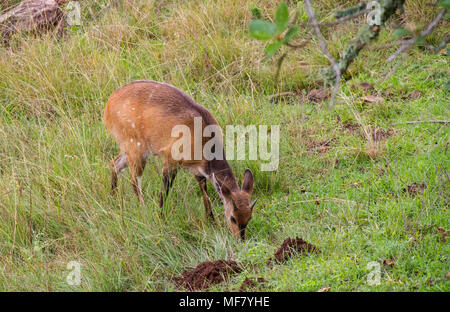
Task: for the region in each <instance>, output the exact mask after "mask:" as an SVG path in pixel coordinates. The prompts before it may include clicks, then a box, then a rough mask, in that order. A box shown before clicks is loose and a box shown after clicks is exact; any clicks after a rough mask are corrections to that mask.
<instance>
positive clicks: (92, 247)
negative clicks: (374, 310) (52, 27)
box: [0, 0, 450, 291]
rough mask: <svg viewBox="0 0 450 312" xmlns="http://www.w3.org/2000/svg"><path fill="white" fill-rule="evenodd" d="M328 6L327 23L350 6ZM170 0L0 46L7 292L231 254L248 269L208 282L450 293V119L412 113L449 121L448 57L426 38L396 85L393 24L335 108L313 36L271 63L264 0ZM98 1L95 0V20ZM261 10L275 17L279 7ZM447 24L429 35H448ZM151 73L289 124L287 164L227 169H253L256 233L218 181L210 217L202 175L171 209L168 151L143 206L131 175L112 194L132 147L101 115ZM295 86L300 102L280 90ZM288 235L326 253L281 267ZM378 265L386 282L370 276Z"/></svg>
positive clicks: (346, 31)
mask: <svg viewBox="0 0 450 312" xmlns="http://www.w3.org/2000/svg"><path fill="white" fill-rule="evenodd" d="M103 2H106V1H98V2H97V4H96V5H92V6H91V8H93V10H94V11H95V10H97V11H98V10H100V7H99V6H97V5H100V4H102V3H103ZM314 2H315V7H316V9H317V11H318V15H319V18H320V19H325V20H326V18H327V17H328V18H329V17H330V14H329V11H328V10H330V9H335V8H336V7H335V6H334V5H333V6H331V5H330V4H329V3H328V2H327V1H324V0H322V1H317V2H316V1H314ZM344 2H345V3H347V2H348V1H342V3H344ZM353 2H355V1H353ZM407 2H408V1H407ZM412 2H414V1H409V3H412ZM149 3H150V4H149ZM158 3H159V2H148V1H138V0H135V1H127V2H126V3H125V4H120V5H119V9H116V8H111V9H109V10H108V11H107V12H105V13H104V14H103V15H102V16H101V17H99V18H98V19H97V20H95V21H93V22H91V23H89V22H88V21H87V17H86V19H83V21H84V22H83V24H82V25H80V26H77V27H73V28H72V29H70V30H69V32H68V34H67V35H66V37H65V38H60V39H55V38H52V37H51V36H50V35H47V36H45V37H44V38H37V37H36V36H23V37H19V36H17V37H15V38H14V41H13V42H12V45H11V47H9V48H3V47H1V48H0V290H4V291H29V290H33V291H80V290H82V291H175V290H179V288H177V285H176V283H175V282H174V278H176V277H177V276H179V275H180V274H181V273H182V272H183V271H184V270H185V269H186V268H189V267H195V266H196V265H198V264H199V263H201V262H203V261H215V260H221V259H225V260H234V261H236V262H237V263H239V264H240V266H241V267H242V272H240V273H239V274H236V275H234V276H233V277H231V278H230V279H229V280H228V281H227V282H225V283H220V284H215V285H213V286H212V287H211V288H210V290H216V291H225V290H230V291H234V290H238V289H239V287H240V286H241V284H242V282H243V281H244V280H245V279H246V278H259V277H262V278H264V280H265V281H266V282H265V283H264V285H263V286H258V289H260V290H265V291H318V290H320V289H326V290H329V291H449V290H450V287H449V281H450V279H449V277H448V273H449V272H450V267H449V251H450V249H449V245H448V241H446V238H445V235H446V233H447V232H446V231H448V229H449V228H450V226H449V225H450V224H449V223H450V222H449V218H448V214H449V212H448V209H449V198H450V197H449V195H450V194H449V166H450V163H449V157H448V155H449V153H448V148H449V139H450V138H449V136H450V132H449V126H448V125H446V124H441V123H417V124H407V123H406V122H407V121H415V120H422V121H427V120H448V119H449V101H448V98H449V90H448V88H447V87H446V84H447V83H448V74H449V69H448V57H446V56H443V55H442V54H432V53H430V51H429V50H427V49H424V48H420V47H413V48H412V49H411V50H410V51H409V53H408V55H407V57H406V58H405V60H404V61H403V63H402V64H401V65H400V66H399V67H398V70H397V71H396V72H395V74H394V75H393V76H392V77H390V78H387V79H385V76H386V74H388V73H389V71H390V69H391V68H392V66H394V65H395V64H397V62H399V61H400V59H398V60H396V62H394V63H395V64H386V63H385V61H384V60H385V58H386V57H387V56H389V55H390V54H392V53H393V52H394V51H395V47H391V48H383V46H385V45H387V44H389V43H390V42H392V41H393V40H396V38H395V37H394V36H393V25H391V24H388V25H387V27H386V28H383V30H382V31H381V33H380V37H379V38H378V40H377V41H376V42H375V43H373V44H371V45H370V47H368V48H367V49H365V50H364V51H363V52H362V53H361V55H360V56H359V57H358V58H357V60H356V61H355V63H354V64H352V65H351V67H350V69H349V77H346V78H347V79H348V80H347V81H345V82H343V86H342V90H341V92H340V93H339V95H338V101H337V104H336V105H335V107H334V108H332V109H328V108H327V105H328V99H325V100H324V101H318V102H315V101H311V100H310V99H309V98H308V96H307V94H309V92H310V91H311V90H312V89H320V88H322V87H321V86H320V84H319V82H317V81H315V80H314V73H315V72H316V71H317V69H318V68H320V67H321V66H325V65H327V60H326V58H325V57H323V56H322V55H321V53H320V50H319V48H318V45H317V42H316V41H315V40H314V36H313V34H312V33H311V31H310V30H308V29H302V30H301V33H302V37H301V39H299V40H303V39H304V40H309V41H311V42H310V43H309V44H308V45H307V46H306V47H305V48H304V49H299V50H294V51H291V52H290V54H289V55H288V58H287V59H286V61H285V63H284V65H283V68H282V70H281V73H280V79H279V81H275V79H274V76H275V70H276V64H275V63H276V60H275V59H274V60H264V59H263V56H264V55H263V51H264V44H263V43H261V42H259V41H256V40H254V39H252V38H250V36H249V34H248V24H249V22H250V21H251V12H250V8H251V5H250V4H242V3H241V2H236V1H231V0H225V1H217V2H213V1H193V2H189V3H185V2H180V3H179V2H177V1H167V2H164V3H163V4H158ZM330 3H331V1H330ZM333 3H334V2H333ZM418 3H419V4H420V3H421V2H418ZM91 4H92V3H90V2H89V1H86V2H83V14H86V15H89V14H90V13H89V10H88V8H89V7H90V5H91ZM252 4H254V5H256V6H258V7H261V8H262V12H263V16H264V18H269V17H271V16H273V12H274V10H275V7H276V4H277V3H272V1H254V2H253V3H252ZM419 4H414V3H412V4H411V6H409V7H407V10H406V13H405V16H406V17H405V18H406V19H407V20H406V23H407V24H408V23H409V27H414V26H415V25H416V26H417V27H419V26H420V25H424V24H425V23H426V21H427V18H428V20H429V18H430V17H432V16H433V15H434V14H435V13H436V12H437V9H436V8H433V7H426V6H425V5H423V6H422V7H420V5H419ZM346 5H347V4H346ZM289 6H290V8H291V9H292V10H293V9H295V8H296V6H299V7H300V5H297V4H295V1H290V2H289ZM339 7H340V8H343V7H344V4H342V5H339ZM421 10H424V12H425V13H424V14H422V13H421V12H422V11H421ZM417 11H419V13H417ZM363 23H364V19H363V18H362V19H358V20H357V21H352V22H348V23H346V24H345V25H339V26H336V27H334V28H333V29H330V30H324V33H325V36H326V37H327V39H328V40H329V48H330V50H331V52H332V53H333V54H334V55H338V53H339V52H340V51H342V50H343V48H344V47H345V44H346V43H347V42H349V40H351V38H352V37H353V36H354V35H355V33H356V31H357V29H358V28H359V27H360V26H361V25H362V24H363ZM411 25H412V26H411ZM446 25H448V24H446ZM445 28H446V27H445V25H442V26H440V27H439V28H438V30H437V31H436V32H434V33H433V34H432V36H431V37H430V38H428V39H427V43H430V44H432V43H438V42H439V39H440V38H442V35H443V33H444V30H445ZM447 29H448V28H447ZM350 78H351V79H350ZM137 79H151V80H158V81H164V82H167V83H170V84H173V85H175V86H177V87H179V88H180V89H182V90H184V91H185V92H187V93H189V94H191V95H192V97H193V98H194V99H195V100H196V101H197V102H198V103H199V104H201V105H203V106H205V107H206V108H208V109H209V110H210V111H211V112H212V113H213V115H214V116H215V117H216V119H217V120H218V122H219V124H220V125H222V126H225V125H227V124H235V125H236V124H237V125H239V124H241V125H250V124H255V125H260V124H263V125H280V138H281V142H280V152H279V153H280V165H279V167H278V170H276V171H274V172H263V171H260V169H259V162H258V161H231V162H230V164H231V166H232V168H233V170H234V172H235V174H236V176H237V177H238V179H239V181H242V177H243V174H244V170H245V168H247V167H249V168H251V169H252V171H253V173H254V177H255V183H256V184H255V192H254V195H253V196H254V198H258V203H257V205H256V207H255V212H254V214H253V218H252V220H251V221H250V223H249V227H248V233H247V237H248V239H247V240H246V241H245V242H238V241H235V240H234V239H233V237H232V236H231V234H230V233H229V231H228V229H227V228H226V225H225V222H224V220H223V218H222V217H221V214H222V212H223V206H222V204H221V203H220V200H219V198H218V196H217V195H216V193H215V192H214V190H213V188H212V185H210V184H209V185H208V186H209V195H210V197H211V199H212V200H213V205H214V209H215V215H216V217H217V218H216V219H218V222H217V224H212V223H211V222H208V221H207V220H206V219H205V217H204V208H203V206H202V198H201V195H200V191H199V189H198V186H197V183H196V181H195V179H194V178H193V177H192V176H191V175H190V174H189V173H187V172H182V173H180V174H179V175H178V176H177V178H176V180H175V185H174V188H173V189H172V191H171V193H170V196H169V198H168V202H167V205H166V207H165V208H164V209H163V210H162V211H161V210H160V209H159V208H158V192H159V190H160V188H161V186H162V180H161V175H160V171H161V169H162V164H161V161H160V160H158V159H151V160H150V161H149V163H148V165H147V168H146V171H145V173H144V178H143V192H144V194H145V198H144V199H145V205H143V206H142V205H140V204H139V202H138V200H137V197H136V196H135V194H134V193H133V191H132V188H131V184H130V182H129V175H128V172H126V173H125V174H124V175H123V176H122V177H121V179H120V180H119V194H118V196H117V197H115V196H113V195H112V194H111V192H110V175H109V170H108V162H109V161H110V160H111V159H112V158H114V157H115V156H116V155H117V154H118V146H117V144H116V143H115V142H114V140H113V138H112V137H110V136H109V135H108V134H107V132H106V129H105V127H104V125H103V123H102V114H103V109H104V106H105V103H106V100H107V98H108V96H109V95H110V94H111V92H112V91H113V90H115V89H116V88H118V87H119V86H121V85H123V84H125V83H128V82H130V81H133V80H137ZM362 82H366V83H370V84H371V85H372V86H373V89H372V90H368V91H364V90H363V88H361V87H360V86H359V84H360V83H362ZM281 92H290V95H289V96H284V97H277V98H275V99H274V98H273V97H272V95H274V94H277V93H281ZM370 96H372V97H374V96H376V97H378V98H377V100H374V98H370ZM364 97H365V98H364ZM288 237H301V238H303V239H304V240H306V241H307V242H309V243H311V244H313V245H315V246H317V248H318V249H319V250H320V252H318V253H311V254H297V255H296V256H294V257H292V258H291V259H289V260H288V261H287V262H285V263H282V264H276V265H269V264H268V262H267V260H268V259H269V258H271V257H273V253H274V251H275V250H276V249H277V248H278V247H279V246H280V245H281V243H282V242H283V241H284V240H285V239H286V238H288ZM71 261H76V262H78V263H79V264H80V273H81V279H80V282H81V283H80V285H71V284H73V283H68V279H67V278H68V276H69V282H70V281H71V279H70V278H71V277H70V276H72V275H70V273H73V267H71V266H69V267H68V264H69V263H70V262H71ZM378 265H379V268H380V282H379V283H371V282H370V279H371V277H372V276H373V274H372V275H371V273H373V270H374V268H375V269H376V268H377V266H378ZM368 279H369V280H368ZM261 287H262V288H261ZM328 287H329V288H328ZM249 290H252V289H251V288H250V289H249Z"/></svg>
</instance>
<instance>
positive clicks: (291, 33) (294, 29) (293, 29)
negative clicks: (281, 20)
mask: <svg viewBox="0 0 450 312" xmlns="http://www.w3.org/2000/svg"><path fill="white" fill-rule="evenodd" d="M299 30H300V28H299V27H298V26H297V25H294V26H292V27H291V28H289V30H288V31H287V33H286V36H284V40H283V43H289V41H291V39H292V38H294V37H295V36H297V34H298V32H299Z"/></svg>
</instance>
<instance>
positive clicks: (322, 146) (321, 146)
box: [306, 138, 333, 153]
mask: <svg viewBox="0 0 450 312" xmlns="http://www.w3.org/2000/svg"><path fill="white" fill-rule="evenodd" d="M331 141H333V139H332V138H331V139H328V140H321V141H313V140H312V139H311V140H310V141H308V142H307V143H306V145H307V147H308V150H309V151H313V152H316V151H317V152H319V153H325V152H327V151H328V150H329V149H331V146H330V143H331Z"/></svg>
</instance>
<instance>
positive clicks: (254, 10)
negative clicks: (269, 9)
mask: <svg viewBox="0 0 450 312" xmlns="http://www.w3.org/2000/svg"><path fill="white" fill-rule="evenodd" d="M250 10H251V12H252V18H253V19H261V18H262V13H261V9H260V8H258V7H255V6H253V7H252V8H251V9H250Z"/></svg>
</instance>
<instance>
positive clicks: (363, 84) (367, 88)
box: [357, 82, 374, 93]
mask: <svg viewBox="0 0 450 312" xmlns="http://www.w3.org/2000/svg"><path fill="white" fill-rule="evenodd" d="M357 86H358V88H360V89H361V90H362V91H364V93H368V92H370V91H372V90H373V89H374V88H373V85H371V84H370V83H368V82H361V83H358V85H357Z"/></svg>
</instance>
